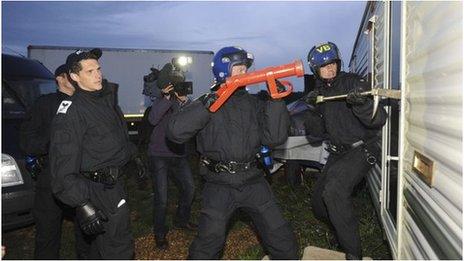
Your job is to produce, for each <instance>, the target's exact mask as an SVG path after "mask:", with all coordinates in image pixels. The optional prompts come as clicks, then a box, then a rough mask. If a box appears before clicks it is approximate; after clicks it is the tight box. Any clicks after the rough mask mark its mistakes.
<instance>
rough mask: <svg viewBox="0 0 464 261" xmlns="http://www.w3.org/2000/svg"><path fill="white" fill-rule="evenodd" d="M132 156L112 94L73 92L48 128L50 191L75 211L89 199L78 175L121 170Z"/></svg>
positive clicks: (85, 183)
mask: <svg viewBox="0 0 464 261" xmlns="http://www.w3.org/2000/svg"><path fill="white" fill-rule="evenodd" d="M135 153H136V148H135V146H134V144H132V143H131V142H130V141H129V136H128V132H127V127H126V123H125V121H124V118H123V114H122V112H121V110H120V108H119V106H118V105H117V104H116V103H115V93H114V92H113V91H112V90H110V88H109V87H107V86H106V85H103V88H102V89H101V90H99V91H94V92H88V91H84V90H82V89H79V88H77V89H76V92H75V94H74V95H73V96H72V97H71V98H70V99H69V101H63V102H62V103H61V104H60V108H58V111H57V115H56V116H55V119H54V121H53V124H52V131H51V144H50V166H51V173H52V178H53V179H52V189H53V192H54V194H55V195H56V196H57V197H58V198H59V199H60V200H61V201H63V202H64V203H66V204H68V205H70V206H72V207H76V206H78V205H81V204H82V203H85V202H86V201H88V199H89V182H91V181H89V180H87V179H86V178H84V177H83V176H82V174H81V173H80V172H82V171H95V170H99V169H102V168H105V167H111V166H113V167H121V166H123V165H125V164H126V163H127V162H128V161H129V160H130V159H131V158H132V157H133V156H134V155H135Z"/></svg>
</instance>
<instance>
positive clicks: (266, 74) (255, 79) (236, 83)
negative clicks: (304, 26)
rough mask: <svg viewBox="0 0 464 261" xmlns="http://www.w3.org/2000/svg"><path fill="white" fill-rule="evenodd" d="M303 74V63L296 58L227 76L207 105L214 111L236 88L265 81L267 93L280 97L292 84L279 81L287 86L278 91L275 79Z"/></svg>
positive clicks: (290, 89) (290, 91) (275, 97)
mask: <svg viewBox="0 0 464 261" xmlns="http://www.w3.org/2000/svg"><path fill="white" fill-rule="evenodd" d="M303 75H304V68H303V63H302V62H301V60H296V61H294V62H293V63H289V64H284V65H280V66H275V67H267V68H264V69H261V70H259V71H254V72H250V73H245V74H241V75H236V76H232V77H229V78H227V79H226V82H225V83H223V84H221V86H220V87H219V90H218V91H217V92H216V94H217V95H218V99H217V100H216V101H215V102H214V103H213V104H212V105H211V106H210V107H209V110H210V111H211V112H216V111H217V110H218V109H219V108H220V107H221V106H222V104H224V103H225V102H226V101H227V99H229V97H230V96H231V95H232V94H233V93H234V92H235V90H237V88H239V87H242V86H247V85H253V84H257V83H262V82H267V84H268V90H269V93H270V94H271V97H272V98H273V99H280V98H282V97H285V96H287V95H289V94H290V93H292V91H293V86H292V84H291V83H290V82H288V81H281V82H282V84H283V85H284V86H286V87H287V88H286V90H285V91H284V92H279V91H278V90H277V85H276V83H275V80H276V79H280V78H285V77H290V76H297V77H302V76H303Z"/></svg>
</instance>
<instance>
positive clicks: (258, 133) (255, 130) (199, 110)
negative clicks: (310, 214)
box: [168, 47, 298, 259]
mask: <svg viewBox="0 0 464 261" xmlns="http://www.w3.org/2000/svg"><path fill="white" fill-rule="evenodd" d="M252 62H253V56H252V55H251V54H250V53H248V52H246V51H245V50H243V49H241V48H239V47H225V48H222V49H221V50H219V51H218V52H217V53H216V55H215V56H214V58H213V68H212V69H213V74H214V76H215V80H216V85H215V86H214V87H213V90H215V89H216V88H217V86H219V84H221V83H223V82H224V81H225V80H226V78H228V77H230V76H234V75H239V74H244V73H245V72H246V70H247V68H249V67H250V66H251V64H252ZM216 98H217V95H216V94H215V93H214V92H213V93H210V94H207V95H203V96H202V97H200V98H199V99H197V100H196V101H194V102H192V103H191V104H190V105H188V106H186V107H184V108H183V109H181V110H180V112H178V113H177V114H174V115H173V116H172V117H171V120H170V122H169V125H168V126H169V128H168V138H170V139H171V140H172V141H174V142H176V143H184V142H186V141H187V140H188V139H190V138H191V137H193V136H194V135H197V148H198V151H199V153H200V154H201V162H202V166H201V168H200V174H201V175H202V176H203V177H204V178H205V180H206V183H205V186H204V189H203V194H202V210H201V215H200V219H199V227H198V235H197V236H196V237H195V239H194V241H193V242H192V244H191V245H190V249H189V258H192V259H218V258H219V257H220V255H221V252H222V249H223V247H224V243H225V239H226V226H227V223H228V221H229V219H230V217H231V216H232V214H233V213H234V212H235V210H236V209H238V208H241V209H243V210H244V211H245V212H247V213H248V214H249V215H250V216H251V218H252V219H253V222H254V224H255V226H256V228H257V229H258V231H259V234H260V236H261V238H262V239H263V243H264V246H265V248H266V250H267V251H268V252H269V254H270V257H271V258H273V259H297V258H298V245H297V243H296V238H295V235H294V234H293V232H292V229H291V227H290V224H289V223H288V222H287V221H285V220H284V217H283V216H282V213H281V210H280V208H279V206H278V205H277V202H276V199H275V197H274V195H273V193H272V191H271V188H270V186H269V184H268V183H267V182H266V180H265V179H264V175H263V172H262V171H261V170H259V169H258V168H257V166H256V159H255V157H256V154H257V153H258V152H259V149H260V147H261V146H262V145H267V146H270V147H274V146H276V145H279V144H281V143H283V142H285V140H286V139H287V131H288V128H289V125H290V119H289V115H288V111H287V109H286V107H285V103H284V102H283V101H274V100H269V101H259V100H258V99H257V98H255V97H253V96H251V95H250V94H249V93H248V92H247V91H246V89H245V88H244V87H243V88H240V89H238V90H237V91H236V92H235V93H234V94H233V95H232V96H231V97H230V98H229V99H228V100H227V102H226V103H224V104H223V105H222V107H221V108H220V109H219V110H218V111H217V112H215V113H211V112H210V111H209V110H208V108H209V106H210V105H211V104H212V103H213V102H214V101H215V99H216Z"/></svg>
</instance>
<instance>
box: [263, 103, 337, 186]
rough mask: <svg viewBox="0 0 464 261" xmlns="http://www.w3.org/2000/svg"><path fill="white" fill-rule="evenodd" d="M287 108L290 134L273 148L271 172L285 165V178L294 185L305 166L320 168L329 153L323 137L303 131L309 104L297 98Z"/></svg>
mask: <svg viewBox="0 0 464 261" xmlns="http://www.w3.org/2000/svg"><path fill="white" fill-rule="evenodd" d="M287 109H288V111H289V113H290V118H291V122H292V123H291V128H290V134H289V137H288V139H287V141H286V142H285V143H284V144H282V145H279V146H277V147H275V148H274V149H273V151H272V156H273V158H274V160H275V166H274V168H273V169H272V170H271V172H272V173H274V172H275V171H277V170H278V169H279V168H280V167H281V166H285V174H286V176H287V180H288V181H289V182H290V184H291V185H296V184H292V183H293V182H298V181H297V179H298V178H299V176H300V175H302V173H304V170H305V169H306V168H308V167H309V168H313V169H317V170H319V171H320V170H322V167H323V166H324V165H325V163H326V161H327V157H328V156H329V154H328V152H327V151H326V149H325V148H326V147H327V145H326V143H325V141H324V140H323V138H321V137H314V136H311V135H308V134H307V133H306V131H305V126H304V120H305V114H306V113H307V112H308V110H310V109H311V108H310V105H308V104H306V103H305V102H303V101H301V100H297V101H294V102H292V103H290V104H288V105H287Z"/></svg>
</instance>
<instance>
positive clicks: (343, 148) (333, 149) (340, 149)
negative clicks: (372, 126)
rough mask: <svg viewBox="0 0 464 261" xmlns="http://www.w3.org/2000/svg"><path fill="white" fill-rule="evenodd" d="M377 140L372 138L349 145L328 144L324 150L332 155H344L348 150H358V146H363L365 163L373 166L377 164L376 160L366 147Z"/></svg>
mask: <svg viewBox="0 0 464 261" xmlns="http://www.w3.org/2000/svg"><path fill="white" fill-rule="evenodd" d="M377 139H378V137H373V138H371V139H368V140H367V141H364V140H358V141H356V142H354V143H351V144H333V143H331V142H329V143H328V146H327V149H326V150H327V151H328V152H329V153H333V154H344V153H346V152H348V151H350V150H353V149H355V148H358V147H360V146H364V152H365V153H366V160H367V163H369V164H370V165H374V164H375V163H376V162H377V159H376V157H375V156H374V155H373V153H371V152H370V151H369V150H368V149H367V148H366V146H367V145H369V144H371V143H372V142H375V141H376V140H377Z"/></svg>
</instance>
